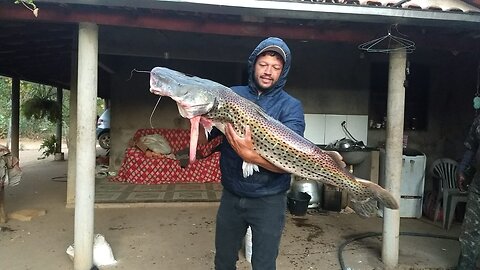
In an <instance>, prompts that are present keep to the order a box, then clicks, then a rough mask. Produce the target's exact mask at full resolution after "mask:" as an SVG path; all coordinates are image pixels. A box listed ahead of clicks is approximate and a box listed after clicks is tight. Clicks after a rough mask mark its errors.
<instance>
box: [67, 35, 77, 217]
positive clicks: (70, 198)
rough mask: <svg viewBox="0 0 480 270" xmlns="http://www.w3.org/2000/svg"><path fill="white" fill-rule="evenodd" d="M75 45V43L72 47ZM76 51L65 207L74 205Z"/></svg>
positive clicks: (73, 63) (73, 58)
mask: <svg viewBox="0 0 480 270" xmlns="http://www.w3.org/2000/svg"><path fill="white" fill-rule="evenodd" d="M76 46H77V45H76V44H75V46H74V47H76ZM77 54H78V53H77V51H74V52H73V53H72V67H71V72H70V76H71V78H70V80H71V82H70V118H69V128H68V131H69V132H68V135H67V136H68V144H67V147H68V167H67V200H66V207H69V208H70V207H74V206H75V182H76V181H75V177H76V176H75V174H76V163H77V93H78V88H77V74H78V73H77V68H78V67H77V65H78V62H77Z"/></svg>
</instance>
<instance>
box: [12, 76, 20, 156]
mask: <svg viewBox="0 0 480 270" xmlns="http://www.w3.org/2000/svg"><path fill="white" fill-rule="evenodd" d="M10 121H11V122H10V126H11V132H10V138H11V139H10V153H12V156H14V157H20V155H19V151H20V147H19V146H20V144H19V138H20V79H18V78H12V117H11V119H10Z"/></svg>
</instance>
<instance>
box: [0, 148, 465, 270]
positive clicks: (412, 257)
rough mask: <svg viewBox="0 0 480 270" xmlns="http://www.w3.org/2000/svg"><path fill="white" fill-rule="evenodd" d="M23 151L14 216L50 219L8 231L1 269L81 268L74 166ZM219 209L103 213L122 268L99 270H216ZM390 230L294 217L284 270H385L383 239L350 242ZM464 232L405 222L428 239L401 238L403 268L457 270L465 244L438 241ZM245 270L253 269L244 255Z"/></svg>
mask: <svg viewBox="0 0 480 270" xmlns="http://www.w3.org/2000/svg"><path fill="white" fill-rule="evenodd" d="M1 143H3V142H2V141H0V144H1ZM22 145H23V146H22ZM20 146H21V147H20V148H21V149H22V151H20V162H21V167H22V169H23V172H24V174H23V179H22V182H21V183H20V185H19V186H16V187H11V188H7V189H6V206H5V207H6V211H7V213H13V212H15V211H19V210H23V209H41V210H46V215H44V216H40V217H35V218H33V219H32V220H31V221H19V220H15V219H10V220H9V221H8V222H7V223H6V224H0V227H1V228H2V229H1V231H0V269H5V270H17V269H18V270H27V269H28V270H46V269H47V270H50V269H52V270H54V269H61V270H67V269H73V263H72V261H71V260H70V258H69V257H68V256H67V254H66V249H67V247H68V246H69V245H71V244H72V243H73V238H74V231H73V228H74V209H69V208H66V207H65V197H66V182H65V181H66V178H65V176H66V173H67V161H54V160H53V157H48V158H46V159H43V160H37V158H38V157H39V156H40V153H41V152H39V151H38V148H39V143H38V142H27V141H21V143H20ZM66 157H67V158H68V155H66ZM217 207H218V203H165V204H155V207H148V204H147V205H146V204H141V205H140V207H137V206H135V205H132V204H128V205H122V204H118V205H115V206H113V207H107V208H96V209H95V229H94V230H95V231H94V233H99V234H102V235H104V236H105V239H106V240H107V242H108V243H109V244H110V246H111V248H112V251H113V254H114V257H115V259H116V260H117V261H118V262H117V263H116V264H115V265H112V266H103V267H99V268H100V269H125V270H126V269H128V270H132V269H165V270H167V269H168V270H172V269H180V270H183V269H213V258H214V254H215V250H214V234H215V215H216V210H217ZM382 225H383V220H382V219H381V218H370V219H362V218H359V217H358V216H357V215H355V214H347V213H323V212H319V211H317V210H309V212H308V214H307V215H306V216H304V217H294V216H291V215H290V214H288V215H287V224H286V228H285V230H284V235H283V238H282V243H281V248H280V254H279V257H278V260H277V269H280V270H297V269H298V270H304V269H320V270H323V269H342V268H341V264H340V262H339V259H340V260H342V261H343V264H344V269H352V270H353V269H355V270H369V269H384V267H383V264H382V263H381V261H380V260H381V250H382V244H381V240H380V239H381V238H379V237H378V236H371V237H358V239H357V240H355V241H350V240H352V239H353V238H354V237H355V236H358V235H363V234H365V233H368V232H375V233H380V232H381V231H382ZM459 229H460V224H458V223H455V224H453V228H451V229H450V230H449V231H448V232H447V231H445V230H443V229H442V228H441V225H440V223H436V224H433V223H432V222H431V221H429V220H427V219H403V218H402V220H401V227H400V230H401V232H409V233H415V234H421V235H420V236H418V235H417V236H400V251H399V266H398V267H397V269H452V268H453V267H454V265H455V264H456V260H457V257H458V242H457V241H455V240H450V239H442V238H439V237H438V236H449V237H457V236H458V233H459ZM423 234H428V235H429V237H425V235H423ZM431 236H434V237H431ZM345 243H348V244H345ZM342 244H345V246H344V248H343V250H342V251H341V252H340V251H339V248H340V247H341V246H342ZM339 254H340V255H339ZM238 269H250V264H249V263H248V262H247V261H246V260H245V257H244V255H243V254H242V253H240V256H239V262H238Z"/></svg>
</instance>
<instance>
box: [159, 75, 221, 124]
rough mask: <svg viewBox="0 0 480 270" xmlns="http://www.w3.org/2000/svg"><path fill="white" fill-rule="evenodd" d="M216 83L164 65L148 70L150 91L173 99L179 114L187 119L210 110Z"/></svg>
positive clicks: (213, 103) (213, 102)
mask: <svg viewBox="0 0 480 270" xmlns="http://www.w3.org/2000/svg"><path fill="white" fill-rule="evenodd" d="M217 85H218V84H217V83H215V82H213V81H209V80H206V79H201V78H198V77H194V76H189V75H186V74H184V73H181V72H178V71H175V70H171V69H168V68H165V67H155V68H153V69H152V71H151V72H150V92H152V93H153V94H156V95H160V96H167V97H170V98H172V99H173V100H175V102H177V106H178V111H179V112H180V115H181V116H182V117H184V118H188V119H191V118H193V117H196V116H201V115H204V114H206V113H208V112H209V111H210V110H212V108H213V107H214V106H215V100H216V97H215V93H213V92H212V89H214V88H215V87H216V86H217Z"/></svg>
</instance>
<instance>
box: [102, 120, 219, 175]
mask: <svg viewBox="0 0 480 270" xmlns="http://www.w3.org/2000/svg"><path fill="white" fill-rule="evenodd" d="M150 134H160V135H162V136H163V137H165V139H167V141H168V142H169V143H170V147H171V148H172V151H173V153H176V152H178V151H179V150H184V149H186V148H188V145H189V143H190V131H189V130H183V129H139V130H137V132H136V133H135V135H134V137H133V139H134V141H137V140H138V139H139V138H140V137H142V136H144V135H150ZM220 142H221V137H217V138H215V139H214V140H212V141H210V142H209V143H207V144H204V145H198V146H197V152H199V153H200V154H201V155H202V156H207V155H208V154H210V153H211V151H212V149H213V148H214V147H216V146H218V145H219V144H220ZM219 163H220V152H214V153H213V154H211V155H209V156H208V157H206V158H203V159H197V160H196V161H195V162H194V163H192V164H188V166H187V167H186V168H182V167H181V166H180V162H179V161H178V160H174V159H169V158H166V157H159V156H153V157H147V156H145V153H144V152H143V151H141V150H140V149H138V148H137V147H129V148H127V150H126V151H125V157H124V159H123V163H122V166H121V167H120V169H119V171H118V174H117V176H115V177H113V178H112V179H111V181H118V182H128V183H134V184H168V183H211V182H220V176H221V173H220V165H219Z"/></svg>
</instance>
